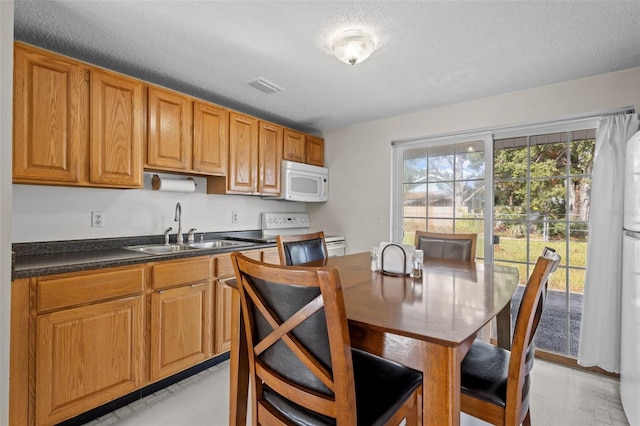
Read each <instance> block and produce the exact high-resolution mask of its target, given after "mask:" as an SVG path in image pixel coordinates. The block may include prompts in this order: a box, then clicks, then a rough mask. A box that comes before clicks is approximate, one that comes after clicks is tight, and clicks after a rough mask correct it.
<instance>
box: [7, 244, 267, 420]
mask: <svg viewBox="0 0 640 426" xmlns="http://www.w3.org/2000/svg"><path fill="white" fill-rule="evenodd" d="M243 254H245V255H246V256H248V257H251V258H253V259H256V260H260V259H261V260H263V261H271V262H273V263H279V262H278V257H277V249H276V248H269V249H264V250H247V251H243ZM233 278H234V271H233V267H232V265H231V257H230V253H225V254H220V255H214V256H201V257H193V258H185V259H176V260H165V261H158V262H151V263H146V264H139V265H130V266H121V267H114V268H104V269H96V270H89V271H81V272H73V273H66V274H58V275H47V276H41V277H33V278H24V279H19V280H16V281H14V282H13V283H12V292H11V293H12V295H11V311H12V312H11V338H12V339H11V348H10V355H11V360H10V369H11V372H10V384H9V385H10V386H9V387H10V392H9V398H10V405H11V409H10V413H9V418H10V419H11V422H10V424H12V425H13V424H16V425H18V424H19V425H28V426H33V425H36V426H40V425H54V424H57V423H60V422H62V421H64V420H67V419H70V418H72V417H75V416H77V415H79V414H82V413H84V412H87V411H89V410H92V409H94V408H97V407H99V406H101V405H103V404H105V403H107V402H110V401H113V400H115V399H117V398H119V397H122V396H125V395H127V394H129V393H131V392H134V391H136V390H138V389H141V388H143V387H144V386H146V385H149V384H151V383H153V382H156V381H158V380H161V379H163V378H166V377H168V376H171V375H173V374H176V373H179V372H181V371H183V370H186V369H187V368H190V367H193V366H195V365H197V364H199V363H201V362H203V361H205V360H207V359H210V358H212V357H214V356H217V355H220V354H223V353H225V352H227V351H229V350H230V342H231V330H232V327H233V324H231V310H232V302H233V301H232V298H233V289H232V288H231V287H229V286H228V285H227V280H229V279H233Z"/></svg>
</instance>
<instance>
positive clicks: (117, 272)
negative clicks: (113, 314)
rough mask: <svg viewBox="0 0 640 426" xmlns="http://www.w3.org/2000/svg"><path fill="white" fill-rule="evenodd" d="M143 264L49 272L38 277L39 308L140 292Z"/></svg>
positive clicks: (142, 281) (46, 308) (50, 307)
mask: <svg viewBox="0 0 640 426" xmlns="http://www.w3.org/2000/svg"><path fill="white" fill-rule="evenodd" d="M144 282H145V265H135V266H127V267H118V268H109V269H104V270H100V272H96V271H86V272H77V273H71V274H63V275H52V276H47V277H40V278H38V279H37V287H38V288H37V295H38V296H37V309H38V312H43V311H51V310H54V309H60V308H65V307H69V306H77V305H82V304H86V303H91V302H96V301H99V300H106V299H114V298H118V297H125V296H132V295H136V294H142V291H143V288H144Z"/></svg>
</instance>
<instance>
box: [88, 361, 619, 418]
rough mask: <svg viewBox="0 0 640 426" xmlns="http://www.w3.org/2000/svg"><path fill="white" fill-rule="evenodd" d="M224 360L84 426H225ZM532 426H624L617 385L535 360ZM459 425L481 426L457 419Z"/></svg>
mask: <svg viewBox="0 0 640 426" xmlns="http://www.w3.org/2000/svg"><path fill="white" fill-rule="evenodd" d="M228 377H229V361H225V362H223V363H221V364H218V365H216V366H214V367H211V368H209V369H208V370H205V371H203V372H201V373H199V374H197V375H195V376H191V377H189V378H187V379H184V380H183V381H181V382H178V383H176V384H173V385H171V386H169V387H168V388H165V389H163V390H161V391H159V392H156V393H154V394H152V395H149V396H148V397H146V398H144V399H141V400H138V401H136V402H134V403H132V404H129V405H127V406H126V407H123V408H121V409H119V410H116V411H114V412H112V413H109V414H107V415H105V416H103V417H100V418H98V419H96V420H94V421H92V422H90V423H88V425H91V426H107V425H131V426H200V425H203V426H204V425H208V426H225V425H227V424H228V420H229V419H228V413H227V404H228V399H229V386H228ZM531 380H532V400H531V407H532V408H531V418H532V424H533V426H547V425H548V426H571V425H579V426H591V425H592V426H605V425H613V426H622V425H628V424H629V423H628V422H627V419H626V417H625V415H624V412H623V410H622V406H621V404H620V395H619V385H618V381H617V380H615V379H611V378H608V377H603V376H599V375H594V374H590V373H585V372H582V371H578V370H574V369H570V368H567V367H562V366H559V365H556V364H552V363H549V362H545V361H542V360H536V365H535V367H534V369H533V372H532V379H531ZM461 423H462V425H463V426H479V425H486V423H484V422H481V421H479V420H477V419H474V418H471V417H468V416H466V415H464V414H463V416H462V422H461Z"/></svg>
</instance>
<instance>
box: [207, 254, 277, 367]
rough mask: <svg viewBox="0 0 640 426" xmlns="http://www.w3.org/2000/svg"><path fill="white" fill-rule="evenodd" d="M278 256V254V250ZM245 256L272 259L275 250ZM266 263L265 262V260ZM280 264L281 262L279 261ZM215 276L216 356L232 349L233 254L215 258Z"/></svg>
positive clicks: (220, 255)
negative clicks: (229, 282) (229, 283)
mask: <svg viewBox="0 0 640 426" xmlns="http://www.w3.org/2000/svg"><path fill="white" fill-rule="evenodd" d="M275 250H276V255H277V253H278V251H277V248H276V249H275ZM242 254H243V255H245V256H247V257H249V258H251V259H255V260H260V259H264V257H265V255H266V256H267V257H268V258H270V259H272V258H273V257H272V256H273V249H265V250H246V251H243V252H242ZM263 261H264V260H263ZM277 263H278V264H279V263H280V261H279V260H278V261H277ZM213 265H214V268H213V274H214V276H215V278H216V281H215V319H214V324H215V341H214V348H213V352H214V354H215V355H219V354H221V353H224V352H227V351H229V350H230V349H231V327H232V324H231V310H232V308H233V306H232V303H233V300H232V294H233V289H232V288H231V287H229V286H228V285H227V284H226V281H227V280H230V279H234V278H235V271H234V270H233V264H232V263H231V254H230V253H226V254H219V255H216V256H214V257H213Z"/></svg>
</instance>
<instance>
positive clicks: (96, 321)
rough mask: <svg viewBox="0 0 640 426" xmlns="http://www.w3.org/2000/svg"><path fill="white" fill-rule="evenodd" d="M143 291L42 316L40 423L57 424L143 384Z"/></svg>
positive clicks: (38, 386) (37, 408)
mask: <svg viewBox="0 0 640 426" xmlns="http://www.w3.org/2000/svg"><path fill="white" fill-rule="evenodd" d="M143 321H144V316H143V299H142V296H137V297H130V298H125V299H119V300H113V301H109V302H102V303H98V304H95V305H89V306H83V307H79V308H73V309H66V310H62V311H57V312H53V313H49V314H44V315H39V316H38V317H37V320H36V351H35V353H36V355H35V356H36V370H35V373H36V378H35V386H36V389H35V396H36V401H37V404H35V415H36V424H55V423H58V422H60V421H62V420H65V419H68V418H70V417H73V416H75V415H78V414H80V413H83V412H85V411H88V410H90V409H92V408H95V407H97V406H99V405H101V404H104V403H106V402H108V401H111V400H113V399H115V398H117V397H120V396H122V395H125V394H127V393H130V392H132V391H134V390H136V389H138V388H140V387H141V386H142V385H143V383H144V378H143V374H144V373H143V371H144V370H143V367H144V354H143V324H144V322H143Z"/></svg>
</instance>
